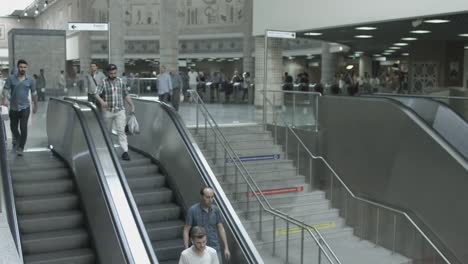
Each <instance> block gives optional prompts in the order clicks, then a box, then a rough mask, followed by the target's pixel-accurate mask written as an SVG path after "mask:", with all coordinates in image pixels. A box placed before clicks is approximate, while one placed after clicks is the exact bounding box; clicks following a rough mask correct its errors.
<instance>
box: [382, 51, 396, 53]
mask: <svg viewBox="0 0 468 264" xmlns="http://www.w3.org/2000/svg"><path fill="white" fill-rule="evenodd" d="M384 52H386V53H393V52H395V50H384Z"/></svg>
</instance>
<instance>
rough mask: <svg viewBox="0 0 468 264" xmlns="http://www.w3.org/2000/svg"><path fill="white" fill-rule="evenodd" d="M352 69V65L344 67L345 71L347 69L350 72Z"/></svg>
mask: <svg viewBox="0 0 468 264" xmlns="http://www.w3.org/2000/svg"><path fill="white" fill-rule="evenodd" d="M353 68H354V65H352V64H350V65H348V66H346V69H347V70H352V69H353Z"/></svg>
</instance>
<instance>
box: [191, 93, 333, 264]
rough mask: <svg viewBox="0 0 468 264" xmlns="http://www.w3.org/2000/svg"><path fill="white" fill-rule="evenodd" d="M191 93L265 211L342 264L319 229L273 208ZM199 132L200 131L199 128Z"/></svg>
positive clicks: (212, 119) (202, 104)
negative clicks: (305, 235) (304, 233)
mask: <svg viewBox="0 0 468 264" xmlns="http://www.w3.org/2000/svg"><path fill="white" fill-rule="evenodd" d="M190 92H191V94H192V95H194V97H195V98H194V99H195V100H196V102H197V111H198V105H200V106H201V107H202V110H203V111H202V114H203V115H204V117H205V121H209V122H208V123H209V125H210V128H211V129H212V130H213V131H214V132H215V133H216V134H218V137H220V138H221V139H222V140H220V143H221V144H222V146H223V148H224V149H225V150H226V153H227V154H228V155H229V156H230V160H232V161H235V166H236V167H237V169H239V172H240V173H241V176H242V177H243V178H244V180H245V182H246V184H247V185H248V186H249V189H250V190H252V194H253V195H254V196H255V198H256V200H257V201H258V203H259V204H260V205H261V206H262V208H263V210H265V211H267V212H268V213H270V214H272V215H274V216H276V217H279V218H282V219H283V220H285V221H286V222H287V223H289V222H290V223H293V224H295V225H297V226H299V227H301V228H302V229H303V230H307V232H308V233H309V234H310V236H311V237H312V238H313V240H314V241H315V242H316V244H317V246H318V247H319V249H320V250H322V251H323V252H324V254H325V256H326V257H327V259H328V260H329V261H330V263H333V261H332V260H331V258H330V256H329V255H328V254H327V252H326V251H325V250H324V248H323V245H322V243H323V244H324V246H325V248H326V249H327V250H328V252H330V253H331V255H332V257H333V259H334V260H335V261H336V263H339V264H341V261H340V260H339V259H338V257H337V256H336V254H335V253H334V252H333V250H331V248H330V246H329V244H328V243H327V242H326V241H325V239H324V238H323V236H322V235H320V232H319V231H318V230H317V228H316V227H315V226H310V225H307V224H305V223H303V222H301V221H300V220H297V219H295V218H293V217H291V216H289V215H287V214H285V213H283V212H281V211H279V210H277V209H275V208H274V207H273V206H271V204H270V203H269V201H268V199H267V198H266V197H265V196H264V195H263V192H262V191H261V189H260V187H259V186H258V185H257V183H256V182H255V180H254V179H253V178H252V176H251V175H250V173H249V171H248V170H247V169H246V167H245V166H244V164H243V162H242V160H241V159H240V158H239V156H238V155H237V153H236V152H235V151H234V150H233V148H232V146H231V145H230V143H229V142H228V140H227V139H226V138H225V136H224V134H223V133H222V132H221V130H220V128H219V126H218V124H217V123H216V121H215V119H214V118H213V116H212V115H211V113H210V112H209V111H208V109H207V108H206V105H205V103H204V102H203V100H202V99H201V97H200V95H199V94H198V93H197V92H196V91H194V90H192V91H190ZM197 118H198V112H197ZM197 125H198V120H197ZM197 130H198V126H197ZM231 152H232V153H231ZM239 164H240V165H239ZM241 168H242V169H243V170H244V171H245V173H244V171H242V170H241ZM252 184H253V185H254V186H255V188H254V187H253V186H252ZM258 194H260V196H261V197H262V199H263V200H264V201H265V203H266V204H267V206H265V205H264V203H263V202H262V201H261V199H260V198H259V196H258ZM247 201H248V199H247ZM267 207H268V208H267ZM260 217H261V213H260ZM260 223H261V221H260ZM287 232H288V233H289V228H288V227H287ZM260 233H261V231H260ZM314 233H316V234H319V237H320V241H319V239H317V237H316V236H315V235H314ZM321 242H322V243H321Z"/></svg>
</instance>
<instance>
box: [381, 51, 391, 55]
mask: <svg viewBox="0 0 468 264" xmlns="http://www.w3.org/2000/svg"><path fill="white" fill-rule="evenodd" d="M382 54H383V55H386V56H388V55H392V54H391V53H388V52H385V53H382Z"/></svg>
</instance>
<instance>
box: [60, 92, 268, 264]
mask: <svg viewBox="0 0 468 264" xmlns="http://www.w3.org/2000/svg"><path fill="white" fill-rule="evenodd" d="M67 100H69V101H72V102H74V103H76V104H78V105H79V107H80V109H81V111H82V112H83V113H85V115H88V116H91V115H93V116H94V120H96V122H94V123H93V122H90V130H91V131H93V134H94V135H93V137H94V136H96V137H97V136H103V137H104V138H105V140H106V141H107V142H108V143H107V145H108V146H113V147H109V148H108V151H109V153H110V154H111V156H112V157H113V160H114V161H117V160H118V161H119V162H115V167H116V171H117V172H118V173H119V174H122V175H124V176H125V179H126V183H125V185H127V186H128V188H129V189H130V190H131V193H132V198H133V200H134V203H135V205H136V207H137V208H138V212H139V216H138V217H139V218H140V219H141V221H142V223H144V226H145V230H146V236H147V237H148V239H149V240H150V241H151V244H152V247H153V249H154V253H155V256H156V257H157V259H158V261H159V263H162V264H172V263H178V260H179V257H180V253H181V252H182V251H183V249H184V244H183V239H182V234H183V233H182V232H183V225H184V219H185V217H184V216H185V212H186V211H187V209H188V208H189V207H190V206H191V205H192V204H194V203H196V202H199V201H200V196H199V192H198V190H199V189H200V187H202V186H206V185H208V186H211V187H212V188H213V189H214V190H215V193H216V196H215V200H216V203H217V205H218V207H219V208H220V210H221V212H222V215H223V217H224V220H225V229H226V233H227V236H228V241H229V247H230V250H231V253H232V259H231V261H230V263H263V260H262V259H261V257H260V255H259V254H258V252H257V251H256V249H255V246H254V245H253V243H252V241H251V240H250V238H249V236H248V234H247V232H246V231H245V229H244V227H243V226H242V224H241V222H240V220H239V218H238V217H237V215H236V213H235V211H234V209H233V208H232V206H231V204H230V203H229V201H228V199H227V197H226V196H225V195H224V192H223V190H222V188H221V186H220V185H219V183H218V182H217V180H216V177H215V176H214V174H213V173H212V172H211V170H210V168H209V166H208V164H207V162H206V161H205V160H204V158H203V155H202V154H201V151H200V150H199V149H198V147H197V146H193V145H192V144H191V143H190V142H191V140H190V138H189V137H190V134H189V132H188V131H187V130H186V128H185V125H184V124H183V122H182V121H181V119H180V117H179V116H178V115H177V114H176V113H175V111H174V110H173V109H172V108H171V107H169V106H167V105H165V104H163V103H159V102H156V101H150V100H143V99H136V98H135V99H134V100H133V101H134V104H135V107H136V117H137V120H138V121H139V124H140V131H141V133H140V134H139V135H134V136H129V137H128V142H129V147H130V151H129V152H130V157H131V160H130V161H122V160H120V159H119V158H118V157H120V155H119V154H120V153H121V152H122V151H121V149H120V147H119V146H118V145H114V144H113V143H112V135H110V134H109V133H108V132H107V130H106V126H105V125H104V122H103V120H102V118H101V115H100V113H99V112H98V111H97V109H96V108H95V106H94V105H92V104H90V103H88V102H84V101H79V100H74V99H71V98H67ZM90 119H91V118H88V120H90ZM98 134H99V135H98ZM114 142H117V140H114ZM118 153H119V154H118Z"/></svg>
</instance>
